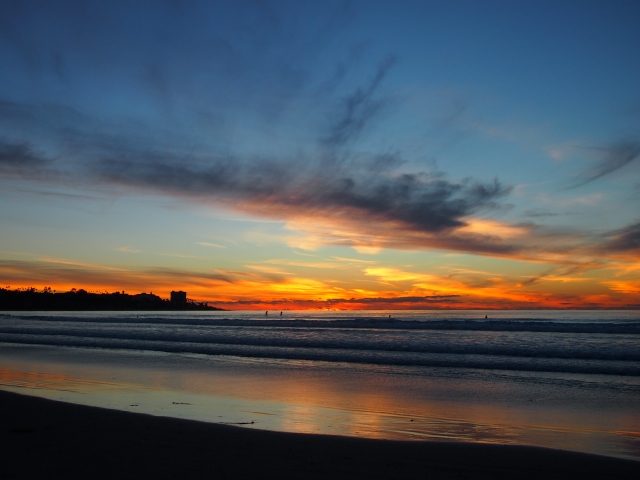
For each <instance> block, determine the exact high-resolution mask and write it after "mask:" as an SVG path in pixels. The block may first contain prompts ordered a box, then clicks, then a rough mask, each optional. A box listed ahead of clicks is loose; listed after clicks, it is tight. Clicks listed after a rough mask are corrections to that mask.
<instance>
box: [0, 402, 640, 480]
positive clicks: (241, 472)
mask: <svg viewBox="0 0 640 480" xmlns="http://www.w3.org/2000/svg"><path fill="white" fill-rule="evenodd" d="M0 412H1V413H0V415H1V417H0V418H2V421H1V424H0V432H1V434H0V437H1V441H0V479H13V478H29V479H31V478H61V479H62V478H64V479H73V478H82V479H102V478H105V479H107V478H108V479H123V478H136V479H143V478H149V479H164V478H211V479H216V478H246V479H252V478H277V479H286V478H349V479H351V478H362V479H375V478H411V479H417V478H425V479H426V478H428V479H439V478H455V479H461V478H487V479H489V478H491V479H500V478H519V479H528V478H540V479H553V478H558V479H560V478H561V479H573V478H576V479H589V478H615V479H623V478H629V479H631V478H633V479H634V480H637V479H640V462H635V461H630V460H620V459H615V458H608V457H600V456H595V455H587V454H582V453H572V452H565V451H559V450H549V449H543V448H533V447H518V446H502V445H482V444H471V443H439V442H398V441H385V440H368V439H359V438H348V437H334V436H324V435H303V434H292V433H278V432H266V431H260V430H249V429H243V428H240V427H233V426H226V425H216V424H209V423H201V422H194V421H189V420H178V419H173V418H163V417H154V416H150V415H142V414H135V413H128V412H119V411H115V410H107V409H102V408H94V407H85V406H79V405H72V404H68V403H61V402H55V401H51V400H43V399H40V398H35V397H29V396H24V395H17V394H14V393H9V392H3V391H0Z"/></svg>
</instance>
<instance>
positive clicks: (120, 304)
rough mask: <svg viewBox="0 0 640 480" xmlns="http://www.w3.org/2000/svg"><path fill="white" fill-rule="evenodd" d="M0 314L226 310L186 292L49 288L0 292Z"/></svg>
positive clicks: (0, 289) (4, 290) (2, 289)
mask: <svg viewBox="0 0 640 480" xmlns="http://www.w3.org/2000/svg"><path fill="white" fill-rule="evenodd" d="M0 310H5V311H6V310H18V311H25V310H38V311H65V310H93V311H96V310H98V311H99V310H125V311H127V310H169V311H171V310H217V311H221V310H224V309H222V308H216V307H211V306H209V305H208V304H207V303H204V302H195V301H193V300H190V299H188V298H187V294H186V292H171V299H170V300H165V299H162V298H160V297H159V296H158V295H154V294H153V293H138V294H134V295H130V294H128V293H124V292H114V293H107V292H104V293H91V292H87V291H86V290H83V289H79V290H76V289H75V288H74V289H72V290H71V291H69V292H54V291H52V290H51V289H50V288H46V287H45V288H44V289H43V290H40V291H38V290H36V289H35V288H22V289H20V288H18V289H15V290H10V289H8V288H0Z"/></svg>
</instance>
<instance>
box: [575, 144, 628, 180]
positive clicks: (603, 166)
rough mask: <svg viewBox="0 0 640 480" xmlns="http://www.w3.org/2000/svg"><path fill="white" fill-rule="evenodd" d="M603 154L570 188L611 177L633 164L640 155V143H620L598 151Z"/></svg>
mask: <svg viewBox="0 0 640 480" xmlns="http://www.w3.org/2000/svg"><path fill="white" fill-rule="evenodd" d="M597 150H598V151H599V152H601V155H600V158H599V159H598V160H597V161H596V163H595V165H594V166H592V167H591V168H590V169H588V170H586V171H584V172H583V173H582V175H581V176H582V179H581V180H579V181H578V182H576V183H575V184H573V185H572V186H571V187H569V188H578V187H582V186H584V185H587V184H588V183H591V182H593V181H594V180H597V179H599V178H602V177H604V176H605V175H609V174H610V173H613V172H615V171H616V170H619V169H621V168H622V167H624V166H625V165H627V164H629V163H631V162H633V161H634V160H635V159H636V158H638V155H640V143H638V142H620V143H618V144H616V145H612V146H610V147H607V148H599V149H597Z"/></svg>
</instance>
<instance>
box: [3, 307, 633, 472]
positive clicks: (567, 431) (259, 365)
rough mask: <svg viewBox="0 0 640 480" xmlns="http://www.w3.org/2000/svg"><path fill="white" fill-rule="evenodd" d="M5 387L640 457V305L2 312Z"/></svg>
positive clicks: (133, 407) (124, 404)
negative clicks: (637, 308) (590, 308)
mask: <svg viewBox="0 0 640 480" xmlns="http://www.w3.org/2000/svg"><path fill="white" fill-rule="evenodd" d="M0 389H2V390H8V391H14V392H18V393H23V394H28V395H35V396H40V397H44V398H50V399H56V400H63V401H66V402H72V403H79V404H85V405H94V406H100V407H106V408H114V409H120V410H127V411H132V412H140V413H147V414H152V415H162V416H171V417H178V418H188V419H194V420H200V421H205V422H213V423H223V424H232V425H239V426H243V427H245V428H258V429H267V430H278V431H288V432H303V433H315V434H327V435H349V436H360V437H368V438H384V439H396V440H416V441H429V440H432V441H433V440H436V441H465V442H483V443H501V444H521V445H535V446H542V447H549V448H562V449H566V450H574V451H581V452H589V453H596V454H601V455H609V456H615V457H622V458H631V459H636V460H640V312H639V311H587V310H585V311H549V310H543V311H538V310H536V311H487V312H484V311H476V310H473V311H459V310H458V311H443V310H433V311H283V312H280V311H269V312H264V311H261V312H255V311H220V312H219V311H212V312H209V311H200V312H194V311H184V312H0Z"/></svg>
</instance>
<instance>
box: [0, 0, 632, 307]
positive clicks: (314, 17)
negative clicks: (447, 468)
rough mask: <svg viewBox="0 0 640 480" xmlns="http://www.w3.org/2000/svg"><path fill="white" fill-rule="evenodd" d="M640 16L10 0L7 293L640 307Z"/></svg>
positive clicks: (471, 5) (494, 4)
mask: <svg viewBox="0 0 640 480" xmlns="http://www.w3.org/2000/svg"><path fill="white" fill-rule="evenodd" d="M639 25H640V3H639V2H638V1H637V0H631V1H608V2H604V1H586V0H585V1H581V2H570V1H564V2H562V1H557V0H555V1H544V0H535V1H517V2H513V1H477V2H473V1H446V2H442V1H433V2H430V1H416V2H408V1H407V2H370V1H362V2H359V1H352V2H351V1H347V2H331V1H322V2H299V1H291V2H284V1H282V2H280V1H278V2H264V1H257V0H256V1H246V2H242V1H234V2H208V1H205V2H178V1H164V2H160V1H158V2H152V1H148V2H138V1H132V0H127V1H112V2H82V1H77V2H72V1H56V2H51V1H42V2H37V1H4V2H2V4H1V5H0V66H1V69H0V202H1V203H0V205H1V208H0V283H1V285H0V286H2V287H6V286H9V287H11V288H17V287H31V286H33V287H36V288H38V289H41V288H43V287H45V286H48V287H51V288H52V289H55V290H57V291H67V290H69V289H71V288H85V289H87V290H92V291H116V290H117V291H122V290H124V291H127V292H129V293H138V292H150V291H151V292H153V293H156V294H159V295H161V296H163V297H165V298H166V297H168V295H169V292H170V291H171V290H178V289H181V290H185V291H187V292H188V294H189V297H190V298H192V299H195V300H198V301H209V302H212V304H213V305H216V306H220V307H224V308H231V309H254V308H255V309H267V308H269V309H271V308H273V309H278V310H280V309H285V308H292V309H293V308H313V309H317V308H344V309H358V308H367V309H374V308H391V309H410V308H519V309H520V308H523V309H526V308H640V161H639V159H638V157H639V155H640V28H639V27H638V26H639Z"/></svg>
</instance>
